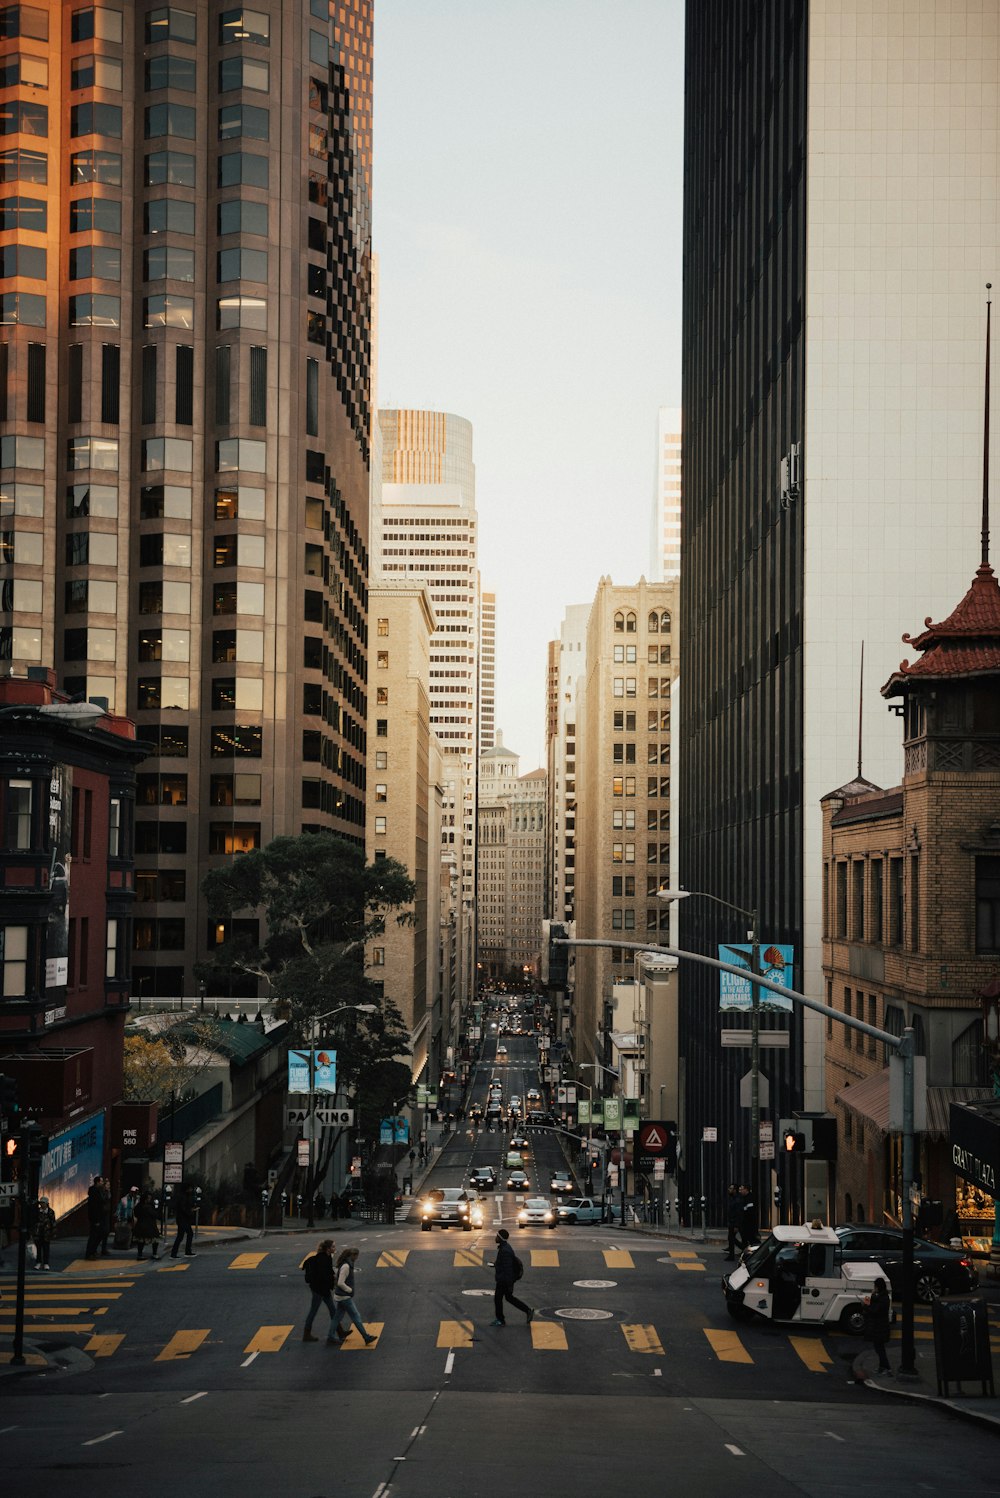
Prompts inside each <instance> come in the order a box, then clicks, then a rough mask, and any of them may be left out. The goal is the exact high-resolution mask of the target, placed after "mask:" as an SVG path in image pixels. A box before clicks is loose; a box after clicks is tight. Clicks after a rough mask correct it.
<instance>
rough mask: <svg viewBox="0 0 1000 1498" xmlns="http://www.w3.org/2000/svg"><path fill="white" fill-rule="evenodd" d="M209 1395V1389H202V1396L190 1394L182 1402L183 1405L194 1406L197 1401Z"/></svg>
mask: <svg viewBox="0 0 1000 1498" xmlns="http://www.w3.org/2000/svg"><path fill="white" fill-rule="evenodd" d="M207 1393H208V1390H207V1389H202V1391H201V1393H200V1394H189V1395H188V1397H187V1398H186V1399H182V1400H181V1404H194V1402H195V1400H196V1399H204V1397H205V1395H206V1394H207Z"/></svg>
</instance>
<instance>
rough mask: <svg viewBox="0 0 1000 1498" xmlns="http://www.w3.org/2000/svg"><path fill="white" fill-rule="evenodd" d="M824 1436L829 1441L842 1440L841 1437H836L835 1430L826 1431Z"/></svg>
mask: <svg viewBox="0 0 1000 1498" xmlns="http://www.w3.org/2000/svg"><path fill="white" fill-rule="evenodd" d="M825 1434H826V1435H828V1436H829V1437H830V1440H831V1441H842V1440H843V1439H844V1438H843V1436H838V1435H837V1432H836V1431H835V1430H828V1431H826V1432H825Z"/></svg>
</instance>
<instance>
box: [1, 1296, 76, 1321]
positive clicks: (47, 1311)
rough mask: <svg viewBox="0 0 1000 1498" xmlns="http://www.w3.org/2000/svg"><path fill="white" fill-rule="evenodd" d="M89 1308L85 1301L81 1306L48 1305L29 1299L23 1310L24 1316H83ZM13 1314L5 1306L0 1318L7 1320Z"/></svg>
mask: <svg viewBox="0 0 1000 1498" xmlns="http://www.w3.org/2000/svg"><path fill="white" fill-rule="evenodd" d="M90 1309H91V1308H90V1306H89V1305H88V1304H87V1303H86V1302H84V1304H83V1305H82V1306H49V1305H46V1304H45V1303H44V1301H41V1302H39V1301H36V1302H34V1303H32V1302H30V1301H29V1302H28V1303H27V1304H26V1305H25V1308H24V1312H25V1315H26V1316H84V1315H86V1313H87V1312H88V1311H89V1310H90ZM13 1315H14V1312H13V1311H12V1310H7V1309H6V1308H5V1309H4V1310H2V1311H0V1319H2V1320H4V1321H9V1320H10V1318H11V1316H13Z"/></svg>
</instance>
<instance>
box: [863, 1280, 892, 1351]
mask: <svg viewBox="0 0 1000 1498" xmlns="http://www.w3.org/2000/svg"><path fill="white" fill-rule="evenodd" d="M891 1312H892V1297H891V1296H890V1294H889V1286H888V1285H887V1284H886V1282H885V1280H876V1282H875V1289H874V1290H873V1291H872V1293H871V1297H870V1299H869V1301H868V1309H867V1310H866V1312H865V1333H866V1335H867V1336H868V1340H869V1341H870V1342H871V1344H872V1347H873V1348H874V1349H875V1351H876V1352H877V1353H878V1368H877V1369H876V1372H877V1373H891V1372H892V1369H891V1368H890V1366H889V1357H888V1354H887V1353H886V1350H885V1344H886V1343H887V1342H888V1340H889V1333H890V1324H889V1317H890V1314H891Z"/></svg>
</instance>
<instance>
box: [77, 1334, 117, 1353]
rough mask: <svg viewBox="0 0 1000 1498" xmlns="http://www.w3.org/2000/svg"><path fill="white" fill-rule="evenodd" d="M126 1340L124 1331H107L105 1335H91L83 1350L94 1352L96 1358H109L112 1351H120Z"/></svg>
mask: <svg viewBox="0 0 1000 1498" xmlns="http://www.w3.org/2000/svg"><path fill="white" fill-rule="evenodd" d="M124 1341H125V1333H124V1332H121V1333H115V1332H106V1333H105V1335H104V1336H103V1337H91V1339H90V1341H89V1342H88V1343H87V1344H86V1345H85V1347H84V1349H83V1350H84V1352H90V1353H93V1355H94V1357H95V1358H109V1357H111V1355H112V1353H115V1352H117V1351H118V1349H119V1347H120V1346H121V1345H122V1343H123V1342H124Z"/></svg>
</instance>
